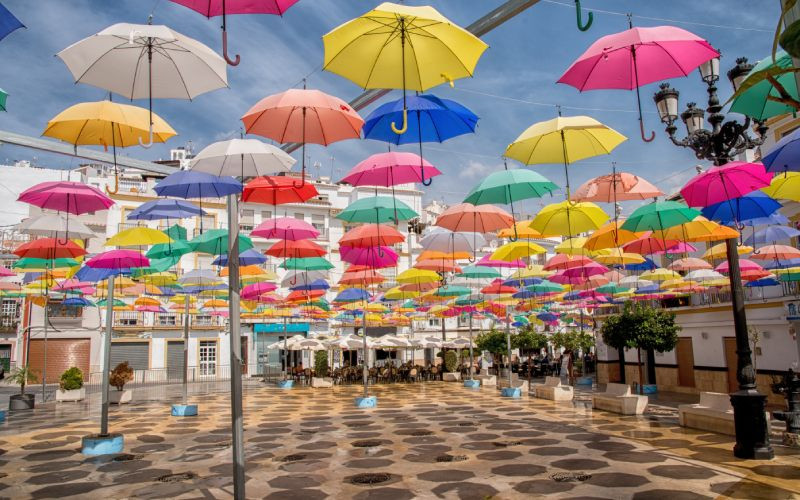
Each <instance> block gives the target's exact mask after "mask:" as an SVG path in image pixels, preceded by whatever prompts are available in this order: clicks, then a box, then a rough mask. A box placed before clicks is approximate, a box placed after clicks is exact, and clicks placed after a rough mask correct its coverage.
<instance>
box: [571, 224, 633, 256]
mask: <svg viewBox="0 0 800 500" xmlns="http://www.w3.org/2000/svg"><path fill="white" fill-rule="evenodd" d="M621 225H622V223H620V222H619V221H612V222H609V223H608V224H606V225H605V226H603V227H601V228H600V229H597V230H596V231H594V232H592V234H591V236H589V237H588V238H587V239H586V242H585V243H584V244H583V248H585V249H587V250H590V251H597V250H602V249H604V248H614V247H617V246H619V245H624V244H626V243H630V242H631V241H635V240H637V239H639V235H637V234H636V233H634V232H632V231H627V230H625V229H622V228H621V227H620V226H621Z"/></svg>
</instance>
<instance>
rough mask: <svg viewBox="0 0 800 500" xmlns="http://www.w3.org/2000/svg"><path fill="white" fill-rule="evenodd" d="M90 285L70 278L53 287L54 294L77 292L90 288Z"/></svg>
mask: <svg viewBox="0 0 800 500" xmlns="http://www.w3.org/2000/svg"><path fill="white" fill-rule="evenodd" d="M91 286H92V284H91V283H89V282H86V281H80V280H76V279H75V278H70V279H67V280H64V281H62V282H61V283H58V284H57V285H56V286H54V287H53V291H54V292H63V291H65V290H78V289H83V288H87V287H91Z"/></svg>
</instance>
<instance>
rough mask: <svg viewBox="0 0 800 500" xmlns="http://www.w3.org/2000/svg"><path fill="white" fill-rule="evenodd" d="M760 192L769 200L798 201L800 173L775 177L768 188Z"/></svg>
mask: <svg viewBox="0 0 800 500" xmlns="http://www.w3.org/2000/svg"><path fill="white" fill-rule="evenodd" d="M761 190H762V191H764V192H765V193H767V194H768V195H769V196H770V198H776V199H781V200H792V201H800V172H784V173H782V174H779V175H776V176H775V177H773V178H772V182H770V183H769V186H767V187H765V188H762V189H761Z"/></svg>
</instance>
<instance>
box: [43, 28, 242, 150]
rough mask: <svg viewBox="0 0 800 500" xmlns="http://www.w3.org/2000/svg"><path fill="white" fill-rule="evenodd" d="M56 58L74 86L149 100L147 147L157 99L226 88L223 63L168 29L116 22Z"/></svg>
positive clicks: (150, 141) (151, 137) (186, 97)
mask: <svg viewBox="0 0 800 500" xmlns="http://www.w3.org/2000/svg"><path fill="white" fill-rule="evenodd" d="M56 55H57V56H58V57H60V58H61V60H62V61H64V64H66V65H67V69H69V71H70V72H71V73H72V76H73V78H75V82H76V83H77V82H81V83H86V84H89V85H93V86H95V87H99V88H101V89H104V90H107V91H109V92H114V93H116V94H119V95H121V96H123V97H126V98H128V99H131V100H133V99H148V100H149V110H150V127H149V134H148V135H149V142H148V143H144V142H143V141H142V140H141V138H139V139H138V142H139V144H140V145H142V146H144V147H150V146H151V145H152V144H153V139H154V135H153V133H154V130H153V125H154V118H153V115H152V113H153V99H193V98H195V97H196V96H198V95H200V94H203V93H205V92H209V91H212V90H216V89H219V88H223V87H227V86H228V77H227V74H226V70H227V65H226V63H225V60H224V59H222V58H221V57H220V56H218V55H217V54H216V53H214V51H213V50H211V49H210V48H208V47H207V46H205V45H203V44H202V43H200V42H198V41H197V40H194V39H192V38H189V37H187V36H185V35H182V34H180V33H177V32H176V31H173V30H171V29H170V28H168V27H166V26H158V25H152V24H129V23H119V24H114V25H112V26H109V27H108V28H106V29H104V30H103V31H101V32H100V33H97V34H96V35H93V36H90V37H88V38H85V39H83V40H81V41H79V42H76V43H74V44H72V45H70V46H69V47H67V48H66V49H64V50H62V51H61V52H59V53H58V54H56ZM145 61H146V63H145Z"/></svg>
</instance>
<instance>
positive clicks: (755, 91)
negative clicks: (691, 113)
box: [730, 50, 798, 172]
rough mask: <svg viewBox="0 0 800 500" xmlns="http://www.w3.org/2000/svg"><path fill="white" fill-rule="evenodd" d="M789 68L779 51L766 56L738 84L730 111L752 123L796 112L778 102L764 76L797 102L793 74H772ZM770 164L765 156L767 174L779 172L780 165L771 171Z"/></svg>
mask: <svg viewBox="0 0 800 500" xmlns="http://www.w3.org/2000/svg"><path fill="white" fill-rule="evenodd" d="M793 66H794V63H793V62H792V57H791V56H790V55H789V54H787V53H786V52H785V51H783V50H780V51H778V52H777V53H776V54H775V58H774V60H773V58H772V56H767V57H765V58H764V59H762V60H761V61H759V62H758V64H756V65H755V66H753V69H751V70H750V72H749V73H748V74H747V75H746V76H745V77H744V79H743V80H742V82H741V83H740V84H739V86H738V88H739V90H738V91H737V92H736V94H734V99H733V102H731V106H730V112H731V113H741V114H743V115H746V116H749V117H751V118H753V119H754V120H761V121H764V120H767V119H768V118H772V117H775V116H780V115H784V114H786V113H794V112H796V111H797V110H796V109H795V108H794V107H792V106H790V105H788V104H786V103H783V102H780V101H779V100H778V99H779V98H780V97H781V95H780V92H779V91H778V89H776V88H775V87H774V86H773V84H772V82H770V81H769V80H768V79H766V78H765V77H764V76H765V75H767V74H771V76H773V77H774V79H775V81H777V82H778V84H779V85H781V86H782V87H783V89H784V90H785V91H786V92H787V93H788V94H789V97H791V98H792V99H795V100H796V99H798V93H797V84H796V82H795V79H794V73H793V72H784V73H783V74H780V73H778V74H776V73H775V72H777V71H781V70H786V69H789V68H792V67H793ZM778 144H780V143H778ZM777 146H778V145H776V147H777ZM772 163H773V162H772V160H767V159H766V157H765V161H764V165H767V166H770V167H771V169H770V170H769V171H771V172H776V171H779V170H782V169H783V165H780V168H775V169H774V170H772V168H774V165H772ZM790 170H791V169H790Z"/></svg>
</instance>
